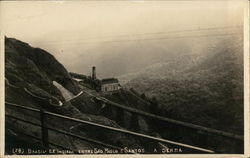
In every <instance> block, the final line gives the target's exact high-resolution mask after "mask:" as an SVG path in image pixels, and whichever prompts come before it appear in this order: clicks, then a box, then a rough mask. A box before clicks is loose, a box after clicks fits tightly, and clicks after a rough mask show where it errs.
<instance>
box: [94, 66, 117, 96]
mask: <svg viewBox="0 0 250 158" xmlns="http://www.w3.org/2000/svg"><path fill="white" fill-rule="evenodd" d="M96 76H97V75H96V68H95V67H94V66H93V67H92V75H91V85H92V87H93V88H95V89H96V90H97V91H102V92H112V91H116V90H119V89H120V88H121V85H120V84H119V81H118V79H116V78H105V79H101V80H100V79H98V78H97V77H96Z"/></svg>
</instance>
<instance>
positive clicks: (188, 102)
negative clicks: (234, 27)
mask: <svg viewBox="0 0 250 158" xmlns="http://www.w3.org/2000/svg"><path fill="white" fill-rule="evenodd" d="M242 43H243V41H242V38H240V37H235V38H231V39H228V40H222V41H221V42H219V43H218V44H216V45H214V46H213V47H208V48H207V49H206V51H204V52H201V53H199V54H188V53H187V54H184V55H183V54H182V55H180V56H176V58H175V59H173V60H172V61H168V62H161V63H158V64H155V65H152V66H150V67H147V68H145V69H144V70H142V71H139V72H136V73H130V74H127V75H123V76H120V78H119V79H120V80H121V82H122V83H123V85H124V86H126V87H129V88H131V87H133V88H135V89H136V90H137V91H138V92H140V93H145V94H146V95H147V96H148V97H149V98H155V99H156V100H157V102H158V107H157V109H158V110H157V111H158V114H160V115H164V116H168V117H171V118H175V119H178V120H182V121H186V122H191V123H195V124H199V125H203V126H207V127H212V128H216V129H221V130H224V131H230V132H233V133H239V134H242V133H243V50H242V47H243V46H242Z"/></svg>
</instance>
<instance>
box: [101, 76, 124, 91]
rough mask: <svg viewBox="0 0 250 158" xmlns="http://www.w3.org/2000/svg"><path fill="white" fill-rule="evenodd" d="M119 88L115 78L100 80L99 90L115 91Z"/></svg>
mask: <svg viewBox="0 0 250 158" xmlns="http://www.w3.org/2000/svg"><path fill="white" fill-rule="evenodd" d="M119 89H120V84H119V81H118V79H116V78H106V79H102V80H101V91H102V92H109V91H116V90H119Z"/></svg>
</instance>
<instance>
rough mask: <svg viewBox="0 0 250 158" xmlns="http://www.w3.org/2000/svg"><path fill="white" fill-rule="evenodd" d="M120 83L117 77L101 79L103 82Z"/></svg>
mask: <svg viewBox="0 0 250 158" xmlns="http://www.w3.org/2000/svg"><path fill="white" fill-rule="evenodd" d="M110 83H119V81H118V79H117V78H105V79H102V80H101V84H110Z"/></svg>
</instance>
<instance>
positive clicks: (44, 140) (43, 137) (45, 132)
mask: <svg viewBox="0 0 250 158" xmlns="http://www.w3.org/2000/svg"><path fill="white" fill-rule="evenodd" d="M6 105H7V106H6V108H9V107H15V108H19V109H23V110H25V111H31V112H33V113H37V114H38V113H39V114H40V123H34V122H32V121H29V120H25V119H22V118H19V117H16V116H12V115H10V114H6V115H5V116H6V119H8V118H11V119H16V120H19V121H21V122H25V123H28V124H30V125H32V126H37V127H40V128H41V138H37V137H35V138H34V139H38V140H41V142H42V144H43V146H44V147H46V148H49V146H50V145H52V146H56V147H59V148H62V149H68V150H72V149H69V148H67V147H65V146H61V145H58V144H55V143H54V142H50V140H49V137H48V135H49V131H54V132H57V133H60V134H63V135H67V136H70V137H74V138H77V139H80V140H83V141H87V142H90V143H92V144H96V145H99V146H104V147H108V148H111V149H118V150H120V149H122V148H123V147H119V146H115V145H111V144H107V143H103V142H101V141H99V140H95V139H90V138H86V137H83V136H80V135H76V134H73V133H70V132H67V131H63V130H59V129H57V128H55V127H54V128H52V127H48V126H47V122H46V120H47V119H46V118H47V117H49V116H53V117H57V118H60V119H64V120H70V121H72V122H75V123H80V124H85V125H89V126H92V127H94V128H96V129H105V130H109V131H112V132H117V133H122V134H125V135H129V136H133V137H135V138H141V139H145V140H148V141H154V142H159V143H163V144H168V145H174V146H179V147H182V148H185V149H188V150H192V151H195V152H198V153H214V151H212V150H208V149H204V148H200V147H196V146H192V145H188V144H184V143H179V142H175V141H171V140H167V139H162V138H158V137H153V136H149V135H145V134H141V133H136V132H132V131H128V130H124V129H120V128H114V127H110V126H106V125H102V124H97V123H94V122H90V121H84V120H79V119H76V118H71V117H68V116H64V115H60V114H56V113H52V112H48V111H43V110H39V109H35V108H30V107H26V106H22V105H18V104H13V103H8V102H6ZM12 110H13V109H12ZM23 134H25V133H23ZM32 137H33V136H32ZM75 152H76V153H77V151H75ZM129 153H134V152H129Z"/></svg>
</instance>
